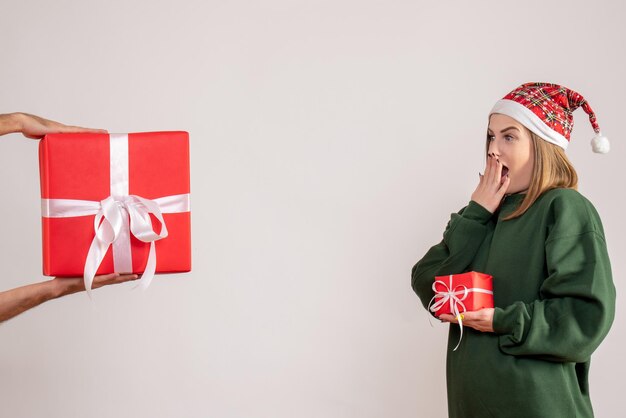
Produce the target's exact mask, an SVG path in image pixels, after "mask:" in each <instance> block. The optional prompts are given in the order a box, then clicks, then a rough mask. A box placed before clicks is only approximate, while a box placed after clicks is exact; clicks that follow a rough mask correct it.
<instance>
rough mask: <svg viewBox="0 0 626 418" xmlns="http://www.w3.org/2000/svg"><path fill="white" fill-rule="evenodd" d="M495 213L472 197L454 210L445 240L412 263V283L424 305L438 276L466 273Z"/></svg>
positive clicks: (444, 234)
mask: <svg viewBox="0 0 626 418" xmlns="http://www.w3.org/2000/svg"><path fill="white" fill-rule="evenodd" d="M491 216H492V213H491V212H489V211H488V210H487V209H485V208H484V207H483V206H481V205H480V204H478V203H476V202H475V201H473V200H471V201H470V202H469V204H468V205H467V206H465V207H464V208H463V209H461V210H460V211H459V212H457V213H453V214H452V215H451V217H450V220H449V221H448V224H447V226H446V229H445V232H444V233H443V240H442V241H441V242H440V243H439V244H437V245H435V246H433V247H431V248H430V249H429V250H428V252H427V253H426V255H424V257H422V259H421V260H419V261H418V262H417V264H415V266H413V269H412V272H411V285H412V287H413V290H414V291H415V293H417V295H418V296H419V298H420V300H421V301H422V304H423V305H424V308H426V307H427V306H428V303H429V302H430V300H431V298H432V297H433V296H434V292H433V290H432V284H433V282H434V280H435V276H442V275H447V274H456V273H463V272H464V270H465V269H466V268H467V267H468V266H469V265H470V263H471V262H472V261H473V259H474V257H475V256H476V253H477V251H478V249H479V247H480V245H481V244H482V242H483V240H484V239H485V235H486V234H487V231H488V226H487V222H488V221H489V219H491Z"/></svg>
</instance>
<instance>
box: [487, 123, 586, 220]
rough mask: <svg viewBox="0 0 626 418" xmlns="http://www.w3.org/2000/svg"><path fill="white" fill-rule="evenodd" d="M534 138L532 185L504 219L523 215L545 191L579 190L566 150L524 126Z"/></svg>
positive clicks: (576, 176) (574, 171)
mask: <svg viewBox="0 0 626 418" xmlns="http://www.w3.org/2000/svg"><path fill="white" fill-rule="evenodd" d="M524 129H526V132H528V133H529V134H530V136H531V138H532V144H533V152H534V154H535V162H534V164H533V172H532V177H531V179H530V186H529V187H528V191H527V192H526V197H524V200H522V203H521V204H520V205H519V207H518V208H516V209H515V210H514V211H513V212H512V213H511V214H509V215H508V216H506V217H505V218H502V220H503V221H508V220H509V219H514V218H517V217H518V216H522V215H523V214H524V213H525V212H526V211H527V210H528V208H529V207H530V206H531V205H532V204H533V203H535V200H537V199H538V198H539V196H541V195H542V194H543V193H544V192H547V191H548V190H551V189H556V188H567V189H574V190H578V174H576V170H575V169H574V166H573V165H572V163H571V162H570V161H569V159H568V158H567V155H565V150H564V149H563V148H561V147H559V146H558V145H555V144H552V143H551V142H548V141H546V140H544V139H542V138H541V137H539V136H538V135H537V134H535V133H534V132H532V131H530V130H529V129H528V128H526V127H524ZM488 154H489V137H487V146H486V156H485V158H488Z"/></svg>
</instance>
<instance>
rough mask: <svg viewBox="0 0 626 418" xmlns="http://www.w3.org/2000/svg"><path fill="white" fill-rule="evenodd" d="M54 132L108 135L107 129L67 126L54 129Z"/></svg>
mask: <svg viewBox="0 0 626 418" xmlns="http://www.w3.org/2000/svg"><path fill="white" fill-rule="evenodd" d="M53 130H54V131H56V132H60V133H80V132H85V133H94V134H106V133H108V131H107V130H106V129H93V128H83V127H82V126H65V125H63V126H61V127H58V128H57V129H54V128H53Z"/></svg>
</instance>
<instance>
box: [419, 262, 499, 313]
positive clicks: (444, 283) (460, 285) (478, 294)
mask: <svg viewBox="0 0 626 418" xmlns="http://www.w3.org/2000/svg"><path fill="white" fill-rule="evenodd" d="M433 290H434V291H435V296H434V297H433V300H432V302H434V303H433V304H432V306H430V310H431V311H432V312H433V313H434V314H435V316H437V317H439V316H440V315H442V314H450V315H454V316H456V315H458V314H459V313H463V312H467V311H477V310H479V309H483V308H493V307H494V305H493V277H492V276H490V275H489V274H485V273H479V272H476V271H470V272H468V273H462V274H450V275H448V276H436V277H435V282H434V283H433Z"/></svg>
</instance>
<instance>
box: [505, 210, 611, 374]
mask: <svg viewBox="0 0 626 418" xmlns="http://www.w3.org/2000/svg"><path fill="white" fill-rule="evenodd" d="M564 219H565V221H566V222H569V223H570V224H576V221H573V219H575V217H567V216H566V217H565V218H564ZM594 223H595V225H600V226H599V227H596V228H593V230H587V231H584V230H583V231H578V232H577V233H574V234H566V235H561V234H559V233H558V228H555V230H557V231H556V232H555V233H554V234H552V235H556V236H553V237H550V236H549V237H548V239H547V240H546V243H545V252H546V267H547V277H546V279H545V280H544V281H543V284H542V286H541V288H540V292H539V299H538V300H535V301H533V302H531V303H523V302H516V303H514V304H512V305H509V306H507V307H504V308H500V307H496V308H495V310H494V318H493V328H494V331H495V332H496V333H497V334H500V335H499V337H498V339H499V345H500V349H501V350H502V351H503V352H504V353H506V354H510V355H514V356H533V357H536V358H541V359H544V360H550V361H561V362H577V363H581V362H585V361H587V360H588V359H589V358H590V356H591V353H592V352H593V351H594V350H595V349H596V348H597V347H598V345H599V344H600V343H601V342H602V340H603V339H604V337H605V336H606V335H607V333H608V331H609V328H610V327H611V325H612V323H613V319H614V316H615V287H614V285H613V279H612V274H611V265H610V261H609V256H608V253H607V248H606V243H605V239H604V235H603V231H602V227H601V224H600V223H599V218H597V219H596V220H595V222H594Z"/></svg>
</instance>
